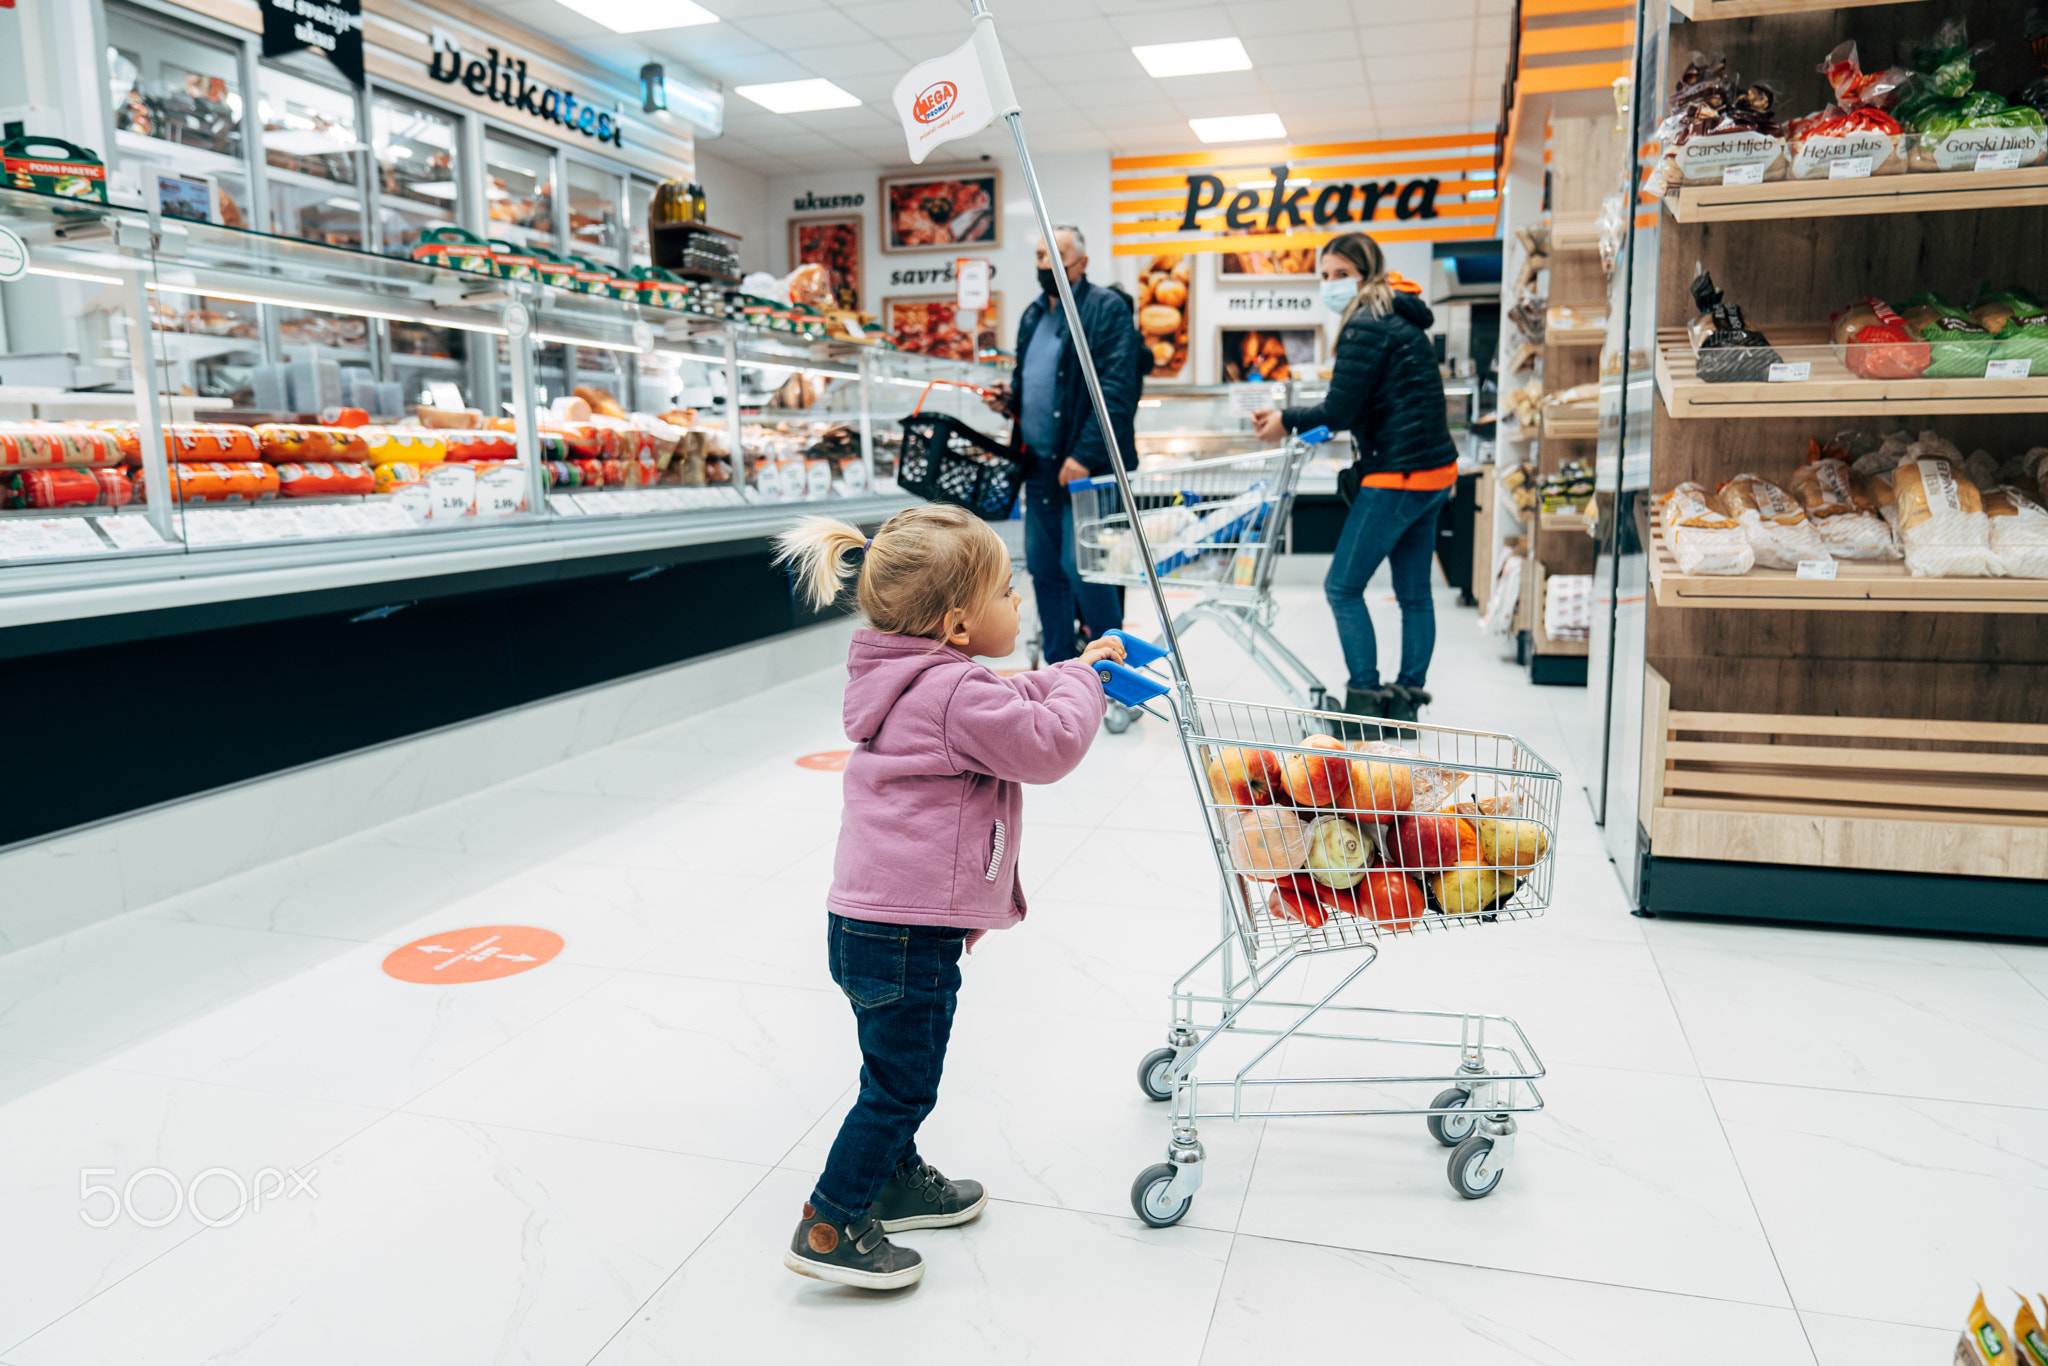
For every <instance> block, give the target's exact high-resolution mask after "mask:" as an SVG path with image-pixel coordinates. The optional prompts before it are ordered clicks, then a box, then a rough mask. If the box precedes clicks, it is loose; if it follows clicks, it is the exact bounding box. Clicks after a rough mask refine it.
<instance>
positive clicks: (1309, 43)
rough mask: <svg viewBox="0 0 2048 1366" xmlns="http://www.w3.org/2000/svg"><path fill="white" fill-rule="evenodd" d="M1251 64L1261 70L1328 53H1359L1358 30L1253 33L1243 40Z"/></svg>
mask: <svg viewBox="0 0 2048 1366" xmlns="http://www.w3.org/2000/svg"><path fill="white" fill-rule="evenodd" d="M1244 50H1245V52H1246V53H1248V54H1249V55H1250V57H1251V59H1252V65H1253V66H1254V67H1256V68H1257V69H1259V70H1261V71H1263V70H1265V69H1266V68H1267V67H1268V66H1278V65H1283V64H1288V63H1294V62H1308V61H1321V60H1323V59H1325V58H1329V57H1355V56H1357V55H1358V30H1357V29H1355V28H1351V27H1349V26H1346V27H1344V28H1332V29H1321V30H1318V31H1317V32H1315V33H1289V34H1284V35H1279V34H1264V33H1259V34H1253V35H1251V36H1249V37H1247V38H1246V39H1245V40H1244Z"/></svg>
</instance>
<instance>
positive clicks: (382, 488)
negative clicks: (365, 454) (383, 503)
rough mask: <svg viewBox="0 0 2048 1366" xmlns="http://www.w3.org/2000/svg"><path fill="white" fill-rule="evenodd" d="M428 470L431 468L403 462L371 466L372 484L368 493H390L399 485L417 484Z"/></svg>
mask: <svg viewBox="0 0 2048 1366" xmlns="http://www.w3.org/2000/svg"><path fill="white" fill-rule="evenodd" d="M430 468H432V466H426V465H414V464H410V463H408V462H407V461H403V460H394V461H391V462H389V463H387V464H382V465H372V466H371V467H370V478H371V479H372V481H373V483H372V484H371V488H370V492H372V493H390V492H392V491H393V490H394V489H397V488H398V487H400V486H401V485H404V484H417V483H419V482H420V480H422V479H424V478H425V477H426V473H427V470H428V469H430Z"/></svg>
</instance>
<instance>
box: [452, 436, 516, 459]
mask: <svg viewBox="0 0 2048 1366" xmlns="http://www.w3.org/2000/svg"><path fill="white" fill-rule="evenodd" d="M441 435H442V436H443V437H444V438H446V440H447V442H448V458H449V459H450V460H453V461H464V462H469V461H476V460H516V459H518V458H519V439H518V438H517V437H516V436H514V435H513V434H512V433H510V432H497V431H448V432H442V433H441Z"/></svg>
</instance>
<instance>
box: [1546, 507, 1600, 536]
mask: <svg viewBox="0 0 2048 1366" xmlns="http://www.w3.org/2000/svg"><path fill="white" fill-rule="evenodd" d="M1537 517H1538V519H1539V520H1540V521H1541V522H1542V524H1543V529H1544V530H1545V531H1551V532H1559V531H1570V532H1577V533H1578V534H1580V535H1584V534H1585V532H1586V528H1588V527H1590V526H1592V525H1593V519H1592V518H1591V517H1586V516H1582V515H1581V514H1579V513H1576V512H1543V513H1538V514H1537Z"/></svg>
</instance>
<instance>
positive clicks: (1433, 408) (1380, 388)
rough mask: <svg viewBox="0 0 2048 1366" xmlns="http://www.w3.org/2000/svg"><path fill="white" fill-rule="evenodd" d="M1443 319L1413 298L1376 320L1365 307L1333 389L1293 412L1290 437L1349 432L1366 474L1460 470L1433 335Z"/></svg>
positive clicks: (1341, 342)
mask: <svg viewBox="0 0 2048 1366" xmlns="http://www.w3.org/2000/svg"><path fill="white" fill-rule="evenodd" d="M1435 320H1436V315H1435V314H1433V313H1431V312H1430V311H1429V305H1428V304H1426V303H1424V302H1422V300H1420V299H1418V298H1416V297H1415V296H1414V295H1413V294H1396V295H1395V296H1394V307H1393V311H1392V312H1390V313H1388V314H1387V315H1386V316H1385V317H1383V318H1375V317H1374V316H1373V315H1372V312H1371V310H1369V309H1365V308H1360V309H1359V310H1358V311H1357V312H1355V313H1353V314H1352V315H1351V321H1350V322H1348V323H1346V324H1344V330H1343V331H1342V332H1341V333H1339V334H1338V336H1337V359H1336V363H1335V365H1334V366H1332V368H1331V371H1330V391H1329V392H1328V393H1327V394H1325V395H1324V396H1323V401H1322V402H1321V403H1318V404H1316V405H1315V406H1314V407H1312V408H1289V409H1287V410H1286V411H1285V412H1284V413H1282V414H1281V417H1282V418H1283V419H1284V420H1285V421H1286V423H1287V430H1288V431H1290V432H1301V431H1307V430H1309V429H1310V428H1313V427H1328V428H1329V429H1330V430H1331V431H1333V432H1336V431H1348V432H1350V433H1351V444H1352V445H1353V446H1354V447H1356V448H1357V450H1358V462H1357V464H1356V465H1355V466H1354V469H1355V470H1356V471H1357V473H1358V474H1393V473H1405V472H1407V471H1411V470H1433V469H1438V468H1440V467H1442V466H1444V465H1449V464H1453V463H1455V462H1456V460H1457V458H1458V447H1457V444H1456V443H1455V442H1454V441H1452V440H1451V424H1450V420H1449V419H1448V418H1447V417H1446V416H1445V414H1444V381H1443V377H1442V376H1441V375H1440V374H1438V373H1437V368H1436V350H1435V348H1434V347H1433V346H1432V345H1431V344H1430V340H1429V337H1428V335H1427V330H1428V328H1429V325H1430V324H1431V323H1432V322H1434V321H1435Z"/></svg>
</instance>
